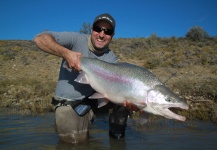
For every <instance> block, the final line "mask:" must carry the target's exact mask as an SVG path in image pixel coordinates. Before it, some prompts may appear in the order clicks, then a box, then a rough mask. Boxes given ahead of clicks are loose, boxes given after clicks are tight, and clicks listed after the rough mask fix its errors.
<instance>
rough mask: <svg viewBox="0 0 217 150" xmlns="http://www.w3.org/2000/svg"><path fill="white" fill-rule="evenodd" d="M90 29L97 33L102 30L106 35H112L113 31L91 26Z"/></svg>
mask: <svg viewBox="0 0 217 150" xmlns="http://www.w3.org/2000/svg"><path fill="white" fill-rule="evenodd" d="M92 29H93V31H95V32H98V33H99V32H101V31H102V30H103V31H104V33H105V34H106V35H112V34H113V33H114V30H112V29H106V28H103V27H100V26H93V28H92Z"/></svg>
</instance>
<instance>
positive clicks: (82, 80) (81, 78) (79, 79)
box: [75, 71, 89, 84]
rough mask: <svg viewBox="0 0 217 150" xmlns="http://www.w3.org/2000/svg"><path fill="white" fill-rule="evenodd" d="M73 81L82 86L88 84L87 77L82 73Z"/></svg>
mask: <svg viewBox="0 0 217 150" xmlns="http://www.w3.org/2000/svg"><path fill="white" fill-rule="evenodd" d="M75 81H76V82H79V83H83V84H89V81H88V78H87V75H86V74H85V73H84V72H83V71H81V72H80V74H79V75H78V76H77V78H76V79H75Z"/></svg>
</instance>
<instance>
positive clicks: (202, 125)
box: [0, 108, 217, 150]
mask: <svg viewBox="0 0 217 150" xmlns="http://www.w3.org/2000/svg"><path fill="white" fill-rule="evenodd" d="M6 110H7V109H2V108H0V150H9V149H10V150H12V149H13V150H17V149H20V150H30V149H32V150H86V149H87V150H97V149H103V150H104V149H105V150H106V149H112V150H116V149H117V150H124V149H127V150H134V149H136V150H140V149H148V150H150V149H151V150H153V149H161V150H162V149H166V150H170V149H175V150H179V149H180V150H183V149H185V150H186V149H197V150H200V149H216V148H217V125H216V124H214V123H212V122H205V121H188V120H187V121H185V122H178V121H174V120H168V119H164V118H160V119H159V120H158V121H155V122H153V123H152V124H148V125H144V126H139V125H136V124H135V123H134V122H133V120H131V119H130V120H129V122H128V126H127V129H126V137H125V138H124V139H120V140H117V139H111V138H109V136H108V116H107V115H105V114H104V115H98V116H97V118H96V119H95V121H94V123H93V124H92V126H91V129H90V139H89V141H87V142H86V143H83V144H78V145H71V144H66V143H63V142H61V141H59V138H58V136H57V133H56V131H55V128H54V113H46V114H40V115H37V116H27V115H25V116H23V115H19V114H14V113H9V112H6Z"/></svg>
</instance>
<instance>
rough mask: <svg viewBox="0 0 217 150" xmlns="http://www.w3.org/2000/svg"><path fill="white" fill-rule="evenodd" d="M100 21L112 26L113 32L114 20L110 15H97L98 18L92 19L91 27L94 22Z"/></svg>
mask: <svg viewBox="0 0 217 150" xmlns="http://www.w3.org/2000/svg"><path fill="white" fill-rule="evenodd" d="M101 20H103V21H106V22H108V23H109V24H110V25H111V26H112V28H113V30H115V19H114V18H113V17H112V16H111V15H110V14H108V13H105V14H100V15H98V16H97V17H96V18H95V19H94V22H93V25H94V24H95V23H96V22H98V21H101Z"/></svg>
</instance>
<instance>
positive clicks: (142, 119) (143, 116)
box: [139, 112, 150, 125]
mask: <svg viewBox="0 0 217 150" xmlns="http://www.w3.org/2000/svg"><path fill="white" fill-rule="evenodd" d="M149 116H150V114H148V113H145V112H143V113H142V114H140V115H139V122H140V124H141V125H144V124H145V123H147V122H148V118H149Z"/></svg>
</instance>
